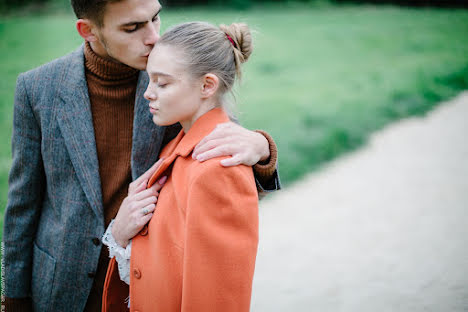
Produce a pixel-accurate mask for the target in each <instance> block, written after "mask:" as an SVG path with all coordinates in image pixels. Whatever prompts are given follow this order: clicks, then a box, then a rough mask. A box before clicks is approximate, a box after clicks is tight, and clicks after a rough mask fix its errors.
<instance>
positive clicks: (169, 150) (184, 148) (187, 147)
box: [148, 108, 229, 188]
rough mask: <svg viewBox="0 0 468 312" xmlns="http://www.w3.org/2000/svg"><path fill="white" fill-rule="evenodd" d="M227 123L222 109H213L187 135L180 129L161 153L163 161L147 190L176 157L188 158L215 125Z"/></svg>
mask: <svg viewBox="0 0 468 312" xmlns="http://www.w3.org/2000/svg"><path fill="white" fill-rule="evenodd" d="M228 121H229V117H228V115H227V114H226V112H225V111H224V110H223V109H222V108H214V109H212V110H210V111H208V112H207V113H205V114H203V115H202V116H201V117H200V118H198V119H197V120H196V121H195V122H194V123H193V125H192V127H191V128H190V129H189V131H188V132H187V133H184V130H183V129H182V130H181V131H180V132H179V134H178V135H177V136H176V137H175V138H174V139H173V140H172V141H171V142H169V143H168V144H167V146H166V147H165V148H164V150H163V151H162V153H161V156H160V157H161V158H164V160H163V162H162V163H161V166H160V167H159V168H158V170H156V172H155V173H154V174H153V175H152V176H151V178H150V180H149V182H148V188H149V187H151V186H152V185H153V184H154V183H155V182H156V181H157V179H159V178H160V177H161V176H162V175H163V173H164V172H165V171H166V170H167V169H168V168H169V167H170V165H171V164H172V163H173V162H174V161H175V160H176V158H177V156H182V157H187V156H189V155H190V153H192V151H193V149H194V148H195V146H196V145H197V144H198V142H200V141H201V140H202V139H203V138H204V137H205V136H207V135H208V134H210V133H211V131H213V129H214V128H215V127H216V125H218V124H220V123H224V122H228Z"/></svg>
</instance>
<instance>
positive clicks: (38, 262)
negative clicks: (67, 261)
mask: <svg viewBox="0 0 468 312" xmlns="http://www.w3.org/2000/svg"><path fill="white" fill-rule="evenodd" d="M33 245H34V247H33V265H32V280H31V295H32V300H33V302H34V311H50V309H49V306H50V295H51V293H52V286H53V284H54V276H55V264H56V261H55V259H54V258H53V257H52V256H51V255H49V254H48V253H46V252H45V251H44V250H42V249H41V248H40V247H39V246H37V245H36V243H35V242H34V244H33Z"/></svg>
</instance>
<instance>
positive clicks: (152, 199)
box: [135, 196, 158, 210]
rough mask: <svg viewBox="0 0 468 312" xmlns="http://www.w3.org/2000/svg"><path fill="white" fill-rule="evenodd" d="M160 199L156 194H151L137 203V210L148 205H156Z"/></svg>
mask: <svg viewBox="0 0 468 312" xmlns="http://www.w3.org/2000/svg"><path fill="white" fill-rule="evenodd" d="M157 201H158V198H157V197H156V196H151V197H148V198H145V199H143V200H140V201H139V202H137V203H136V204H135V209H136V210H141V209H144V208H146V207H147V206H150V205H154V204H156V202H157Z"/></svg>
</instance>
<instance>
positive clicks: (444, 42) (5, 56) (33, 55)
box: [0, 0, 468, 311]
mask: <svg viewBox="0 0 468 312" xmlns="http://www.w3.org/2000/svg"><path fill="white" fill-rule="evenodd" d="M162 3H163V6H164V11H163V13H162V15H161V17H162V25H163V31H164V29H166V28H167V27H169V26H170V25H173V24H176V23H179V22H185V21H192V20H204V21H209V22H212V23H215V24H220V23H224V24H229V23H232V22H246V23H248V24H249V25H250V27H251V28H252V29H253V30H254V32H255V33H254V40H255V48H254V53H253V55H252V57H251V59H250V60H249V62H247V63H246V64H245V67H244V76H243V81H242V84H241V85H240V86H239V87H238V88H237V96H236V98H237V106H238V111H239V117H240V120H241V123H242V124H243V125H244V126H245V127H247V128H250V129H264V130H266V131H268V132H269V133H270V134H271V135H272V136H273V137H274V138H275V141H276V143H277V145H278V148H279V168H280V175H281V180H282V182H283V185H284V191H287V190H288V189H289V188H290V187H294V185H295V183H293V182H297V181H300V180H301V178H303V177H304V176H305V175H306V174H308V173H310V172H315V171H317V170H319V169H321V168H323V166H324V164H327V163H328V162H330V161H331V160H333V159H336V158H337V157H338V156H340V155H343V154H344V153H346V152H348V151H351V150H355V149H356V148H358V147H362V146H363V145H364V144H365V143H366V142H367V140H368V138H369V136H370V135H371V134H372V133H374V132H375V131H377V130H379V129H382V128H383V127H384V126H385V125H387V124H389V123H391V122H394V121H397V120H399V119H402V118H405V117H409V116H421V115H424V114H425V113H427V112H428V111H430V110H431V109H433V108H434V107H435V106H436V105H437V104H438V103H440V102H441V101H443V100H446V99H449V98H451V97H453V96H455V95H456V94H458V93H459V92H460V91H462V90H465V89H468V40H467V38H468V10H467V7H468V3H467V1H463V0H447V1H443V0H416V1H398V0H395V1H391V0H386V1H378V0H374V1H339V0H302V1H291V0H289V1H280V0H275V1H273V0H272V1H268V0H257V1H254V0H228V1H220V0H213V1H208V0H199V1H188V0H187V1H182V0H181V1H163V2H162ZM0 10H1V11H0V12H1V14H0V72H1V78H2V79H1V80H0V120H1V122H0V127H1V128H0V207H1V209H0V213H1V214H0V222H1V223H2V224H0V225H1V228H3V212H4V207H5V205H6V201H7V190H8V181H7V180H8V171H9V168H10V165H11V148H10V137H11V126H12V111H13V96H14V90H15V83H16V78H17V76H18V74H19V73H21V72H24V71H27V70H30V69H32V68H34V67H37V66H39V65H41V64H44V63H46V62H48V61H51V60H52V59H54V58H57V57H60V56H62V55H64V54H66V53H69V52H71V51H73V50H74V49H76V48H77V47H78V46H79V45H80V44H81V43H82V39H81V38H80V37H79V36H78V34H77V33H76V31H75V26H74V23H75V17H74V15H73V13H72V10H71V8H70V5H69V1H68V0H49V1H46V0H0ZM467 117H468V116H467ZM396 183H398V182H396ZM333 187H334V186H333V185H330V188H331V189H333ZM305 192H307V190H306V191H305ZM464 204H467V203H464ZM323 208H324V209H326V207H323ZM465 208H466V207H465ZM311 209H313V208H311ZM286 210H287V209H286ZM263 213H268V212H265V211H263ZM280 215H281V212H280ZM265 219H268V217H265ZM272 222H273V221H272ZM466 225H467V227H468V224H466ZM370 235H372V234H370ZM303 239H304V240H305V241H307V239H308V238H307V237H305V238H304V237H303ZM286 243H287V244H294V241H292V242H286ZM300 243H301V244H302V243H303V242H300ZM324 243H325V244H327V242H326V241H325V242H324ZM329 243H331V242H329ZM277 251H278V250H276V252H277ZM270 256H271V257H270V258H269V259H267V260H265V263H267V262H268V261H269V260H272V258H274V257H275V255H274V253H272V254H271V255H270ZM262 257H263V256H262ZM261 259H263V258H261ZM464 263H465V262H464ZM465 264H466V263H465ZM261 274H267V275H268V274H269V273H268V272H266V273H261ZM328 277H330V276H328ZM321 278H325V279H326V278H327V276H322V277H321ZM311 279H313V277H311ZM261 281H265V284H262V283H260V282H258V283H257V284H256V285H257V286H256V287H260V286H262V285H267V284H268V279H264V278H262V279H261ZM300 285H301V287H302V289H303V292H304V295H303V297H304V298H305V297H307V296H309V295H308V291H307V290H306V289H305V288H307V285H308V283H307V280H304V281H302V283H300ZM309 285H310V284H309ZM314 285H315V284H314ZM315 286H317V287H319V286H318V285H315ZM291 289H293V290H291ZM294 289H295V288H294V287H293V288H290V290H289V291H296V290H294ZM287 291H288V290H287V289H286V290H285V292H286V293H287ZM312 292H313V291H312ZM260 293H261V294H260V295H258V296H256V297H255V296H254V298H255V300H256V301H255V302H254V306H253V307H254V308H255V309H254V310H255V311H273V310H276V311H284V310H283V309H282V308H281V309H280V308H278V307H277V309H274V308H273V307H274V305H273V306H271V307H270V308H268V309H266V308H265V306H264V305H262V300H267V299H268V298H267V297H268V296H271V295H272V294H274V292H263V293H262V292H260ZM254 294H255V293H254ZM262 294H263V295H264V297H262ZM464 294H465V295H466V296H467V297H468V293H464ZM325 295H326V296H337V294H336V293H335V294H334V293H333V291H331V292H330V293H327V294H325ZM316 296H318V295H316ZM315 299H317V298H315ZM268 300H270V302H273V303H274V302H275V298H269V299H268ZM291 300H294V299H291ZM317 300H319V299H317ZM465 303H466V305H465V306H464V308H465V310H464V311H466V309H468V303H467V302H464V304H465ZM286 306H287V305H286ZM286 306H285V307H286ZM305 306H307V304H304V305H302V306H301V307H302V308H296V309H294V310H295V311H299V310H303V311H307V310H308V309H307V308H305ZM335 307H341V308H335V309H332V311H338V310H343V311H349V310H353V311H359V309H347V308H345V307H349V306H343V305H342V304H341V303H340V304H338V305H336V306H335ZM387 308H388V307H387ZM325 310H327V309H325ZM379 310H380V311H383V310H382V309H379ZM384 310H385V309H384ZM394 310H399V309H394ZM400 310H401V309H400ZM322 311H323V309H322ZM369 311H371V310H369ZM374 311H375V310H374ZM389 311H392V309H390V310H389ZM401 311H406V310H405V309H403V310H401ZM407 311H415V310H412V309H409V310H407ZM421 311H422V310H421ZM425 311H426V310H425ZM439 311H453V310H451V309H447V310H446V309H442V310H439ZM460 311H461V310H460Z"/></svg>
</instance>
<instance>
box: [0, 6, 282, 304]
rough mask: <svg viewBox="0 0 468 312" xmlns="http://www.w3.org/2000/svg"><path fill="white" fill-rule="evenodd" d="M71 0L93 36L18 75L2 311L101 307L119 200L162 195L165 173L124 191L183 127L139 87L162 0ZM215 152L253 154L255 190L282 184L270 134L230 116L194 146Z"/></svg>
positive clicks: (245, 157) (236, 158) (248, 159)
mask: <svg viewBox="0 0 468 312" xmlns="http://www.w3.org/2000/svg"><path fill="white" fill-rule="evenodd" d="M72 6H73V9H74V11H75V13H76V15H77V17H78V21H77V22H76V27H77V30H78V33H79V34H80V35H81V36H82V37H83V38H84V39H85V41H86V43H85V44H84V45H83V46H82V47H80V48H79V49H78V50H76V51H75V52H73V53H71V54H69V55H66V56H64V57H62V58H60V59H57V60H54V61H52V62H51V63H49V64H46V65H44V66H41V67H39V68H37V69H34V70H32V71H30V72H27V73H25V74H21V75H20V76H19V77H18V81H17V89H16V95H15V108H14V121H13V137H12V152H13V163H12V168H11V171H10V177H9V193H8V204H7V209H6V212H5V220H4V232H3V233H4V234H3V235H4V236H3V237H4V259H3V260H4V266H5V267H4V274H5V276H4V278H5V279H4V281H5V289H4V292H5V295H6V299H7V300H6V302H5V305H6V311H7V312H8V311H29V310H32V309H34V310H35V311H83V310H84V311H100V308H101V296H102V288H103V281H104V277H105V273H106V269H107V264H108V260H109V259H108V256H107V255H108V253H107V250H106V248H102V244H101V241H100V238H101V237H102V234H103V233H104V230H105V228H106V227H107V225H108V224H109V222H110V221H111V219H112V218H114V217H115V215H116V214H117V211H118V210H119V209H128V207H130V206H133V207H139V205H140V206H141V207H142V208H143V206H145V205H148V201H151V202H153V203H155V202H156V201H157V195H158V191H159V190H160V188H161V187H162V184H163V183H164V179H162V180H161V181H160V183H157V184H156V185H155V186H153V187H151V188H149V189H147V190H144V191H141V192H139V193H137V194H136V195H128V196H127V194H134V193H135V192H134V190H135V188H136V187H137V186H138V185H140V184H141V183H145V181H146V180H147V179H148V178H149V176H151V174H152V173H153V172H154V171H155V170H156V169H157V164H156V165H153V164H154V163H155V162H156V161H157V159H158V155H159V151H160V149H161V148H162V146H164V145H165V144H166V143H167V142H169V141H170V140H171V139H172V138H173V137H174V136H175V135H176V134H177V133H178V131H179V130H180V126H179V125H174V126H171V127H157V126H155V125H154V124H153V122H152V118H151V114H150V112H149V109H148V102H147V101H146V100H145V99H144V98H143V93H144V91H145V89H146V86H147V84H148V77H147V74H146V73H145V72H144V69H145V67H146V62H147V59H148V55H149V53H150V51H151V49H152V48H153V46H154V44H156V42H157V40H158V38H159V28H160V17H159V13H160V9H161V6H160V4H159V2H158V1H157V0H72ZM220 155H232V157H231V158H228V159H225V160H223V163H222V165H224V166H230V165H236V164H239V163H243V164H246V165H254V164H256V165H255V166H254V171H255V175H256V179H257V185H258V188H259V192H264V191H274V190H277V189H279V188H280V185H279V179H278V175H277V172H276V147H275V145H274V142H273V141H272V140H271V138H270V137H269V136H268V134H266V133H264V132H252V131H249V130H246V129H243V128H242V127H240V126H238V125H236V124H233V123H228V124H225V125H223V126H220V127H218V128H217V129H216V130H215V131H214V132H212V133H211V134H210V135H209V136H208V137H207V138H206V139H204V140H203V141H202V142H200V144H199V146H197V148H196V150H195V151H194V153H193V157H194V158H197V159H198V160H200V161H203V160H206V159H208V158H212V157H216V156H220ZM152 165H153V166H152ZM148 168H149V169H148ZM132 181H134V182H132ZM131 182H132V183H131ZM129 185H130V186H129ZM156 215H157V214H156Z"/></svg>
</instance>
